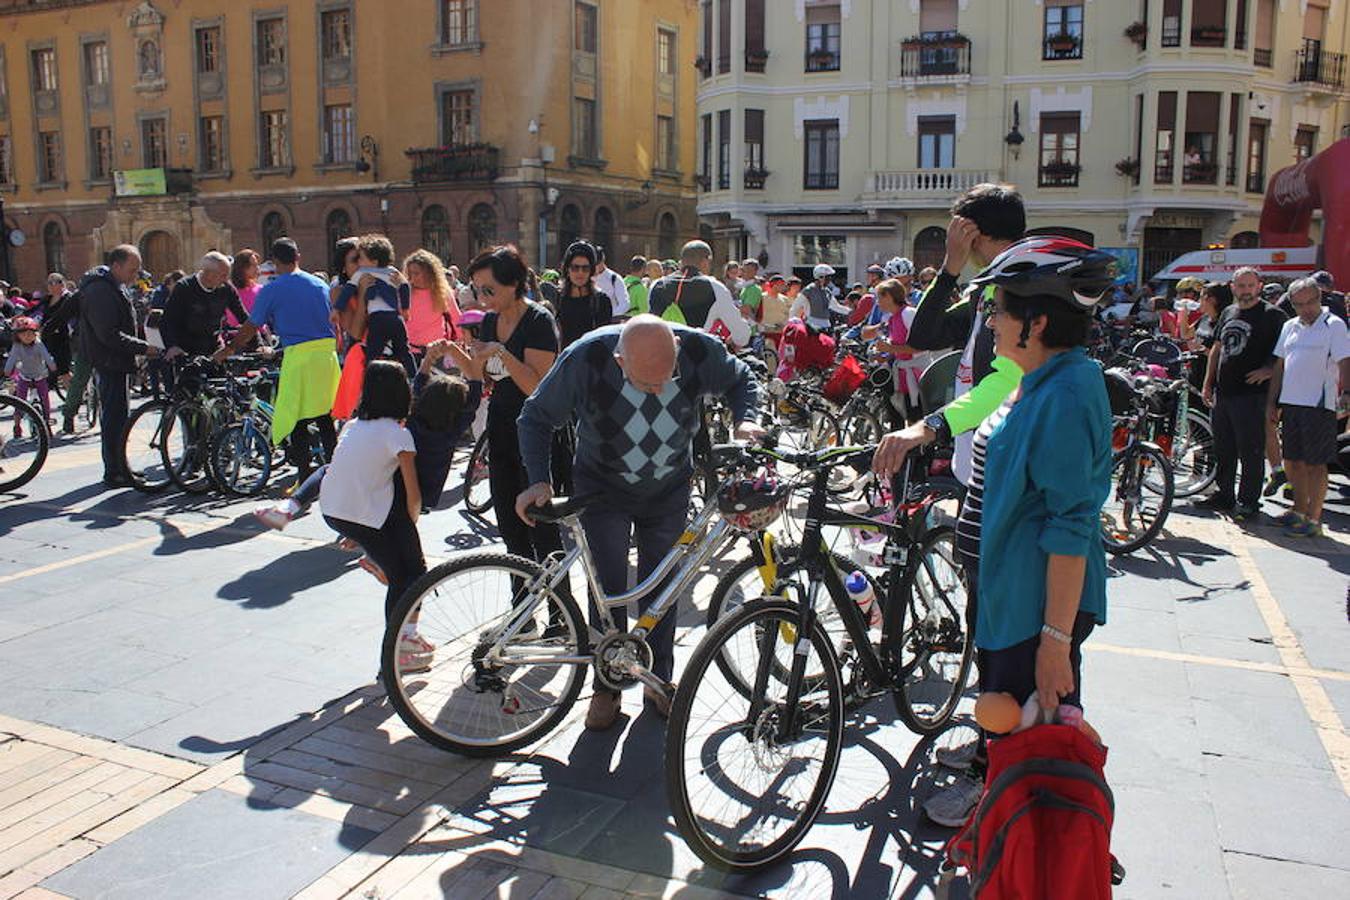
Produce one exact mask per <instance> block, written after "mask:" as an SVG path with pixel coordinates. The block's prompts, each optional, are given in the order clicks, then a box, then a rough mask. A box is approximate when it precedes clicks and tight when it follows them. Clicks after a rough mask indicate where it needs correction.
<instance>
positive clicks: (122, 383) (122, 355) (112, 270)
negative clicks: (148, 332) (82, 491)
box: [79, 244, 159, 487]
mask: <svg viewBox="0 0 1350 900" xmlns="http://www.w3.org/2000/svg"><path fill="white" fill-rule="evenodd" d="M140 271H141V254H140V251H138V250H137V249H136V248H135V247H133V246H131V245H130V244H120V245H118V246H116V247H114V248H113V249H112V251H111V252H110V253H109V254H108V265H106V266H99V267H98V268H97V269H94V270H92V271H91V272H89V273H88V274H87V275H85V277H84V280H83V281H82V282H81V283H80V330H79V338H80V354H81V355H82V356H84V358H85V359H87V360H89V363H90V364H91V365H92V366H93V368H94V373H95V375H96V376H97V377H98V390H99V397H100V400H101V404H100V405H101V410H100V413H101V418H102V420H103V422H102V425H103V427H102V441H103V483H104V484H105V485H107V486H108V487H126V486H127V484H128V483H129V482H128V481H127V473H126V472H124V471H122V459H121V456H122V454H121V443H122V429H123V428H124V427H125V426H126V423H127V412H128V410H127V378H128V376H129V375H130V374H131V373H132V372H135V371H136V357H137V356H138V355H141V354H144V355H146V356H150V357H154V356H158V355H159V351H158V350H157V349H155V348H154V347H151V346H150V345H149V344H147V343H146V342H145V341H143V340H140V339H139V338H138V337H136V316H135V313H134V312H133V311H132V308H131V298H130V297H129V296H128V295H127V293H126V290H125V285H128V284H130V283H131V282H132V281H134V280H135V279H136V277H137V276H138V275H139V274H140Z"/></svg>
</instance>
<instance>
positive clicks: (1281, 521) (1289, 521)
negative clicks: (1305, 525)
mask: <svg viewBox="0 0 1350 900" xmlns="http://www.w3.org/2000/svg"><path fill="white" fill-rule="evenodd" d="M1302 521H1303V517H1302V516H1300V515H1299V514H1298V513H1296V512H1294V511H1293V510H1292V509H1291V510H1289V511H1288V512H1286V513H1285V514H1284V515H1282V516H1279V517H1277V518H1276V519H1275V524H1276V525H1279V526H1280V527H1282V528H1291V527H1293V526H1294V525H1297V524H1298V523H1299V522H1302Z"/></svg>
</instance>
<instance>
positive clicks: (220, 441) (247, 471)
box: [211, 422, 272, 497]
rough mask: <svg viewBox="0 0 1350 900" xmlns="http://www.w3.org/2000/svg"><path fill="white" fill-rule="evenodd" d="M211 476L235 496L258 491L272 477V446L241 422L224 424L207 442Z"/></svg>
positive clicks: (249, 494)
mask: <svg viewBox="0 0 1350 900" xmlns="http://www.w3.org/2000/svg"><path fill="white" fill-rule="evenodd" d="M211 473H212V479H213V480H214V481H215V483H216V484H217V485H218V486H219V487H220V489H221V490H222V491H224V492H226V493H229V494H234V495H235V496H237V497H253V496H256V495H258V494H261V493H262V491H263V488H265V487H267V480H268V479H269V478H270V477H271V476H272V445H271V443H270V442H269V441H268V440H267V438H265V437H263V435H262V434H261V433H260V432H259V431H257V430H256V429H254V428H247V429H246V428H245V427H244V424H243V423H242V422H235V423H233V424H230V425H226V426H225V428H224V429H222V430H221V432H220V434H218V435H216V439H215V440H214V441H212V443H211Z"/></svg>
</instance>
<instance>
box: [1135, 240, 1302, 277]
mask: <svg viewBox="0 0 1350 900" xmlns="http://www.w3.org/2000/svg"><path fill="white" fill-rule="evenodd" d="M1244 266H1251V267H1252V268H1253V269H1255V270H1256V271H1258V272H1260V273H1261V280H1262V281H1266V282H1271V281H1279V282H1283V283H1285V284H1288V283H1289V282H1291V281H1294V280H1296V279H1299V278H1306V277H1308V276H1309V275H1311V274H1312V273H1313V272H1316V271H1317V269H1318V265H1317V248H1316V247H1263V248H1260V249H1255V250H1196V251H1193V252H1191V253H1183V254H1182V255H1181V256H1179V257H1177V258H1176V259H1174V260H1173V261H1172V262H1171V263H1170V264H1169V265H1168V266H1166V267H1165V268H1164V269H1163V270H1162V271H1160V272H1158V274H1156V275H1154V276H1153V280H1154V281H1180V280H1181V279H1182V278H1199V279H1200V280H1201V281H1221V282H1229V281H1232V280H1233V273H1234V272H1236V271H1237V270H1238V269H1241V268H1242V267H1244Z"/></svg>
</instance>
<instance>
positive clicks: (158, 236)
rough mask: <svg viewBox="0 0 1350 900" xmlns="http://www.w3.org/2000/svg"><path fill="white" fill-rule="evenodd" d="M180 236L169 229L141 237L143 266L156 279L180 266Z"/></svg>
mask: <svg viewBox="0 0 1350 900" xmlns="http://www.w3.org/2000/svg"><path fill="white" fill-rule="evenodd" d="M179 265H180V264H179V261H178V238H176V237H174V236H173V235H171V234H169V233H168V232H167V231H151V232H150V233H148V234H147V235H146V236H145V237H143V238H141V268H143V269H145V271H147V272H149V273H150V275H151V277H153V278H155V279H157V280H158V279H160V278H163V277H164V276H165V275H167V274H168V273H170V272H172V271H173V270H174V269H177V268H179Z"/></svg>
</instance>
